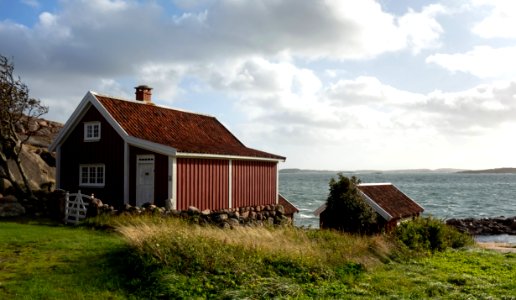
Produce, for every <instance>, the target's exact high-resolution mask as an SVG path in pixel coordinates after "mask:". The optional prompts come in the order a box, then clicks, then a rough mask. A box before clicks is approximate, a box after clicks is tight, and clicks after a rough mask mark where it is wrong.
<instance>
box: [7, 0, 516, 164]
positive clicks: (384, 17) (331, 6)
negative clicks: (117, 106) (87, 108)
mask: <svg viewBox="0 0 516 300" xmlns="http://www.w3.org/2000/svg"><path fill="white" fill-rule="evenodd" d="M514 28H516V1H511V0H469V1H468V0H462V1H460V0H457V1H454V0H448V1H446V0H444V1H435V2H432V1H428V0H425V1H421V0H410V1H409V0H378V1H372V0H361V1H351V0H349V1H347V0H326V1H313V0H260V1H258V0H257V1H244V0H221V1H216V0H192V1H189V0H163V1H158V0H155V1H136V0H134V1H133V0H127V1H123V0H83V1H80V0H78V1H72V0H59V1H38V0H21V1H17V0H0V54H2V55H4V56H7V57H9V58H12V59H13V61H14V63H15V70H16V72H17V74H18V75H19V76H21V78H22V80H23V81H24V82H25V83H26V84H27V85H28V86H29V88H30V89H31V95H32V96H33V97H36V98H39V99H41V100H42V102H43V103H44V104H45V105H48V106H49V107H50V112H49V114H48V115H46V116H45V117H46V118H47V119H50V120H56V121H60V122H65V121H66V120H67V118H68V117H69V116H70V115H71V113H72V112H73V110H74V109H75V107H76V106H77V104H78V103H79V101H80V100H81V99H82V97H83V96H84V95H85V94H86V92H87V91H88V90H93V91H97V92H99V93H102V94H107V95H112V96H120V97H126V98H130V99H132V98H134V89H133V88H134V86H136V85H139V84H147V85H150V86H152V87H153V88H154V89H153V99H154V102H155V103H158V104H160V105H165V106H171V107H177V108H181V109H186V110H191V111H194V112H200V113H206V114H210V115H214V116H216V117H217V118H218V119H219V120H220V121H221V122H222V123H224V124H225V125H226V126H227V127H228V128H229V129H230V130H231V131H232V132H234V133H235V135H236V136H237V137H239V139H240V140H241V141H242V142H243V143H245V144H246V145H247V146H249V147H253V148H258V149H261V150H265V151H269V152H273V153H276V154H281V155H284V156H286V157H287V161H286V163H284V164H282V166H281V167H282V168H311V169H331V170H359V169H406V168H431V169H436V168H467V169H482V168H494V167H516V30H514Z"/></svg>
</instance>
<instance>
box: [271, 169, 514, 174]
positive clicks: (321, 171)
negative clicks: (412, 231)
mask: <svg viewBox="0 0 516 300" xmlns="http://www.w3.org/2000/svg"><path fill="white" fill-rule="evenodd" d="M515 170H516V169H515ZM464 171H467V170H464V169H451V168H442V169H435V170H432V169H406V170H355V171H349V170H340V171H339V170H310V169H297V168H289V169H281V170H279V172H280V173H332V174H336V173H339V172H342V173H347V174H355V173H356V174H364V173H459V172H464Z"/></svg>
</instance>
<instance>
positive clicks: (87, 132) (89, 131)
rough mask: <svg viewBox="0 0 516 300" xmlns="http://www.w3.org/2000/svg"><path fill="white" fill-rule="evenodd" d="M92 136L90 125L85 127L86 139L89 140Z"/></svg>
mask: <svg viewBox="0 0 516 300" xmlns="http://www.w3.org/2000/svg"><path fill="white" fill-rule="evenodd" d="M92 136H93V130H92V128H91V125H86V137H87V138H91V137H92Z"/></svg>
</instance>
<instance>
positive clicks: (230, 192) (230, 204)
mask: <svg viewBox="0 0 516 300" xmlns="http://www.w3.org/2000/svg"><path fill="white" fill-rule="evenodd" d="M228 166H229V172H228V177H229V178H228V189H229V190H228V207H229V208H233V182H232V181H233V180H232V178H233V161H232V160H231V159H230V160H228Z"/></svg>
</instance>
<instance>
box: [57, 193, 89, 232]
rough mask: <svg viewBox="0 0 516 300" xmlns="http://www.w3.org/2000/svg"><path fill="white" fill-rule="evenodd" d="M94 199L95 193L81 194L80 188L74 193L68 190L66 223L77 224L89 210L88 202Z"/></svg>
mask: <svg viewBox="0 0 516 300" xmlns="http://www.w3.org/2000/svg"><path fill="white" fill-rule="evenodd" d="M84 199H89V200H90V201H84ZM93 199H94V196H93V194H92V195H91V196H88V195H84V194H81V191H80V190H79V191H78V192H77V193H73V194H70V193H68V192H66V205H65V219H64V221H65V223H66V224H69V223H71V224H74V225H77V224H79V222H81V221H82V220H83V219H85V218H86V213H87V211H88V202H91V200H93Z"/></svg>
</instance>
